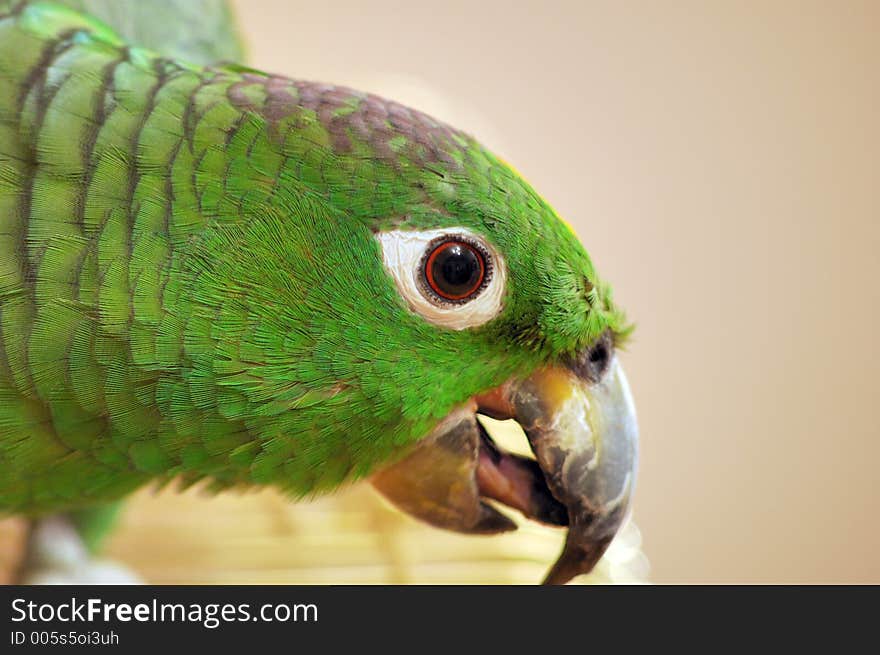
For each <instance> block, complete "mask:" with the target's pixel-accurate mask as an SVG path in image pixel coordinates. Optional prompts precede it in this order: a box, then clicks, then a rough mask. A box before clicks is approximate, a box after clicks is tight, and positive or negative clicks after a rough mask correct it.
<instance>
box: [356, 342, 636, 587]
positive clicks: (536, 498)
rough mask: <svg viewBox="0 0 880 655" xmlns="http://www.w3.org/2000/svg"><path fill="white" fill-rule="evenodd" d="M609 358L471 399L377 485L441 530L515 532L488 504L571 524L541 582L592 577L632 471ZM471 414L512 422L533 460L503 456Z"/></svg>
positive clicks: (622, 396) (623, 399) (621, 395)
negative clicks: (559, 549) (522, 436)
mask: <svg viewBox="0 0 880 655" xmlns="http://www.w3.org/2000/svg"><path fill="white" fill-rule="evenodd" d="M606 345H607V344H606ZM605 352H606V355H607V356H606V357H605V359H604V361H600V362H599V364H598V365H597V362H596V361H594V360H595V352H594V351H592V349H591V351H590V352H587V353H584V354H583V356H582V357H578V358H574V359H573V360H572V361H571V362H569V363H567V364H566V365H564V366H553V367H547V368H543V369H540V370H538V371H536V372H535V373H533V374H532V375H531V376H530V377H528V378H526V379H525V380H512V381H509V382H507V383H505V384H504V385H502V386H501V387H498V388H497V389H494V390H492V391H491V392H489V393H487V394H482V395H480V396H478V397H476V398H475V399H474V403H473V404H471V405H470V406H468V407H463V408H460V409H458V410H456V411H455V412H453V413H452V414H450V415H449V416H447V417H446V419H444V420H443V421H442V422H441V423H440V425H438V426H437V427H436V428H435V429H434V430H433V431H432V432H431V434H430V435H429V436H428V437H426V438H425V439H423V440H422V441H420V442H419V443H418V444H417V445H416V446H415V448H413V450H411V451H410V453H409V454H408V455H407V456H406V457H405V458H404V459H402V460H400V461H398V462H397V463H395V464H393V465H391V466H389V467H387V468H385V469H383V470H381V471H380V472H378V473H377V474H375V475H374V476H373V478H372V482H373V484H374V486H375V487H376V488H377V489H378V490H379V491H380V492H381V493H382V494H383V495H384V496H386V497H387V498H388V499H389V500H390V501H391V502H392V503H394V504H395V505H397V506H398V507H400V508H401V509H402V510H404V511H406V512H407V513H409V514H411V515H413V516H415V517H416V518H419V519H422V520H424V521H426V522H428V523H430V524H432V525H435V526H437V527H441V528H445V529H447V530H455V531H458V532H467V533H482V534H492V533H497V532H505V531H508V530H513V529H516V524H515V523H514V522H513V521H511V520H510V519H509V518H507V517H506V516H505V515H503V514H501V513H500V512H499V511H498V510H496V509H495V508H494V507H492V506H491V505H489V504H488V503H487V502H485V500H486V499H491V500H494V501H497V502H499V503H502V504H504V505H507V506H508V507H511V508H513V509H516V510H518V511H519V512H521V513H522V514H523V515H524V516H526V517H527V518H530V519H533V520H536V521H540V522H542V523H547V524H551V525H557V526H565V525H567V526H568V528H569V530H568V536H567V538H566V542H565V546H564V548H563V551H562V554H561V555H560V557H559V559H558V560H557V561H556V563H555V564H554V565H553V567H552V568H551V570H550V572H549V573H548V575H547V577H546V579H545V583H548V584H564V583H565V582H568V581H569V580H571V579H572V578H573V577H575V576H576V575H579V574H581V573H588V572H589V571H590V570H592V568H593V567H594V566H595V564H596V563H597V562H598V561H599V559H600V558H601V556H602V554H603V553H604V552H605V549H606V548H607V547H608V544H609V543H610V542H611V540H612V539H613V537H614V535H615V533H616V532H617V529H618V528H619V527H620V525H621V523H622V522H623V520H624V519H625V518H626V514H627V510H628V507H629V501H630V497H631V495H632V491H633V484H634V478H635V469H636V445H637V440H638V428H637V426H636V419H635V409H634V407H633V402H632V398H631V396H630V393H629V388H628V386H627V382H626V378H625V376H624V374H623V370H622V369H621V367H620V366H619V364H618V363H617V360H616V359H615V358H614V357H613V356H612V355H611V354H610V350H606V351H605ZM475 410H476V411H479V412H481V413H484V414H486V415H488V416H492V417H494V418H499V419H507V418H513V419H515V420H516V421H517V422H518V423H519V424H520V425H521V426H522V428H523V431H524V432H525V434H526V436H527V438H528V440H529V443H530V445H531V448H532V451H533V452H534V454H535V458H536V459H534V460H532V459H529V458H526V457H521V456H519V455H514V454H511V453H506V452H504V451H502V450H501V449H499V448H498V447H497V446H496V445H495V444H494V442H493V441H492V439H491V438H490V437H489V435H488V434H487V433H486V431H485V430H484V429H483V427H482V425H481V424H480V423H479V422H478V421H477V419H476V416H475V413H474V411H475Z"/></svg>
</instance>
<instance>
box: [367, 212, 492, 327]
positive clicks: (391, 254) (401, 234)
mask: <svg viewBox="0 0 880 655" xmlns="http://www.w3.org/2000/svg"><path fill="white" fill-rule="evenodd" d="M456 237H459V238H462V237H463V238H464V239H465V240H466V241H471V242H473V243H474V244H476V245H477V246H479V249H480V250H482V251H483V252H484V253H485V254H487V255H488V260H489V261H487V262H486V265H487V268H488V269H489V272H488V274H487V281H486V282H485V283H484V285H483V286H482V287H481V289H480V290H479V291H478V292H477V293H476V294H475V295H474V296H473V297H472V298H469V299H467V300H464V301H461V300H459V301H445V300H443V299H442V298H440V297H439V296H437V295H435V294H432V293H431V292H430V290H428V289H426V285H425V283H424V271H422V266H423V265H424V262H425V258H426V255H427V250H428V249H429V247H431V246H432V245H433V246H436V244H437V242H438V240H443V239H444V238H446V239H455V238H456ZM376 239H378V241H379V244H380V245H381V246H382V260H383V263H384V264H385V269H386V270H387V271H388V272H389V273H390V274H391V277H393V278H394V282H395V284H396V285H397V290H398V291H399V292H400V295H401V296H403V299H404V300H405V301H406V304H407V305H408V306H409V307H410V309H412V310H413V311H414V312H416V313H417V314H419V315H420V316H422V317H423V318H424V319H425V320H426V321H429V322H431V323H434V324H435V325H440V326H442V327H447V328H452V329H453V330H465V329H467V328H471V327H476V326H478V325H482V324H483V323H485V322H486V321H489V320H491V319H493V318H495V317H496V316H498V314H499V313H501V310H502V309H503V307H504V290H505V288H506V283H507V269H506V267H505V265H504V260H503V259H502V258H501V256H500V255H499V254H498V252H497V251H496V250H495V249H494V248H492V246H491V245H489V244H488V243H486V240H485V239H483V238H482V237H480V236H479V235H477V234H474V233H473V232H471V231H470V230H467V229H465V228H462V227H455V228H448V229H443V230H425V231H409V230H390V231H388V232H379V233H378V234H377V235H376Z"/></svg>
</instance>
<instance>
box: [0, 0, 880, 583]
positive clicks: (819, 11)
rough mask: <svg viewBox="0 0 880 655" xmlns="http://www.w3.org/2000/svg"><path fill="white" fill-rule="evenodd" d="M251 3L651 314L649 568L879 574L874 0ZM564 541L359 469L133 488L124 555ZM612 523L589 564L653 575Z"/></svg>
mask: <svg viewBox="0 0 880 655" xmlns="http://www.w3.org/2000/svg"><path fill="white" fill-rule="evenodd" d="M236 6H237V9H238V13H239V15H240V19H241V22H242V27H243V30H244V32H245V33H246V34H248V35H250V36H251V38H250V52H251V63H252V64H253V65H255V66H258V67H261V68H264V69H267V70H271V71H275V72H280V73H285V74H288V75H291V76H297V77H304V78H312V79H319V80H324V81H332V82H336V83H341V84H348V85H351V86H355V87H358V88H363V89H366V90H370V91H375V92H379V93H381V94H384V95H388V96H391V97H394V98H396V99H398V100H401V101H403V102H405V103H408V104H411V105H413V106H415V107H417V108H420V109H423V110H426V111H428V112H429V113H432V114H434V115H436V116H438V117H439V118H442V119H444V120H446V121H448V122H450V123H453V124H455V125H457V126H459V127H462V128H464V129H466V130H468V131H470V132H472V133H474V134H476V135H478V136H479V137H480V138H481V139H482V140H483V141H484V142H485V143H487V144H488V145H489V146H491V147H492V148H493V149H495V150H496V151H497V152H498V153H499V154H501V155H502V156H503V157H504V158H506V159H507V160H508V161H510V162H511V163H513V164H514V165H515V166H516V167H517V168H519V169H520V170H521V171H522V172H523V174H524V175H525V176H526V177H527V178H528V179H529V180H530V181H531V182H532V183H533V184H534V185H535V187H536V188H537V189H538V190H539V191H540V192H541V193H542V194H543V195H544V196H545V197H546V198H547V199H548V200H549V201H550V202H551V203H552V204H554V205H555V206H556V208H557V209H558V210H559V212H560V213H561V214H562V215H563V216H565V217H566V218H567V219H568V220H569V221H570V222H571V223H572V224H573V225H574V226H575V228H576V229H577V231H578V233H579V234H580V235H581V237H582V238H583V240H584V242H585V244H586V245H587V248H588V250H589V251H590V253H591V254H592V255H593V258H594V260H595V261H596V262H597V264H598V266H599V268H600V270H601V271H602V272H603V274H604V276H605V277H606V278H607V279H609V280H610V281H612V282H613V283H614V285H615V288H616V294H617V299H618V300H619V301H620V303H622V304H623V306H624V307H626V308H627V309H628V311H629V314H630V316H631V317H632V318H633V319H634V320H635V321H636V322H637V324H638V329H637V332H636V335H635V338H634V341H633V343H632V346H631V347H630V348H629V350H628V352H626V353H625V354H624V355H623V359H624V362H625V365H626V368H627V369H628V372H629V376H630V380H631V383H632V386H633V389H634V393H635V396H636V401H637V405H638V410H639V415H640V422H641V426H642V451H641V452H642V458H641V474H640V480H639V488H638V493H637V497H636V509H635V517H636V521H637V523H638V525H639V527H640V528H641V533H642V537H643V544H642V547H643V550H644V552H645V554H646V555H647V556H648V559H649V560H650V564H651V579H653V580H654V581H656V582H875V583H880V557H878V553H880V527H878V524H877V510H878V501H880V484H878V480H880V475H878V471H880V428H878V426H877V419H876V414H875V412H876V411H877V409H876V408H877V406H878V405H880V393H878V392H880V382H878V378H877V371H878V364H880V357H878V350H880V349H878V345H877V338H876V332H877V328H876V323H877V321H878V319H880V309H878V306H880V293H878V285H880V275H878V274H880V256H878V252H880V220H878V219H880V173H878V163H880V162H878V152H880V120H878V116H880V39H878V36H877V35H878V33H880V2H852V1H848V2H830V1H829V2H807V1H801V2H744V1H743V2H733V1H731V2H707V1H701V2H684V1H680V2H679V1H665V2H649V1H645V2H638V3H622V2H607V3H604V2H603V3H599V2H567V3H563V2H529V3H525V2H513V1H507V2H498V1H496V2H475V1H474V0H471V1H469V2H434V1H432V2H422V1H417V0H411V1H410V2H399V3H391V2H356V1H351V0H349V1H339V0H334V1H333V2H314V1H312V2H308V1H303V0H287V1H285V0H275V1H273V0H250V1H245V0H239V1H238V2H236ZM0 528H3V529H4V530H6V533H7V534H8V533H11V532H15V531H18V532H17V534H20V526H16V525H15V524H12V523H8V522H7V523H6V524H5V525H2V526H0ZM560 536H561V535H559V534H558V533H553V534H550V533H549V532H542V531H540V530H538V529H536V528H535V527H534V526H527V527H526V528H525V530H523V531H520V532H519V533H516V534H514V535H508V536H505V537H502V538H498V539H493V540H479V539H474V538H467V537H458V536H455V535H448V534H445V533H440V532H438V531H434V530H431V529H429V528H423V527H421V526H418V525H416V524H415V523H414V522H412V521H410V520H409V519H408V518H406V517H402V516H400V515H398V514H396V513H394V512H392V511H391V510H389V509H388V508H387V507H385V506H383V505H381V504H380V503H378V502H377V501H376V500H375V497H374V495H372V494H370V493H369V492H367V491H365V490H363V489H361V490H355V491H354V492H349V493H347V494H343V495H342V496H341V497H339V498H335V499H329V500H324V501H321V502H319V503H316V504H305V505H291V504H289V503H287V502H286V501H284V500H282V499H280V498H279V497H278V496H275V495H273V494H258V495H255V496H245V497H237V496H230V495H226V496H224V497H222V498H219V499H213V500H207V499H202V498H200V497H199V496H197V495H193V494H187V495H185V496H171V495H168V494H163V495H162V496H161V497H160V498H158V499H156V498H153V497H152V496H150V495H149V494H144V493H142V494H140V495H139V497H138V498H137V499H136V500H135V501H134V502H133V503H132V505H131V507H130V509H129V511H128V513H127V514H126V515H125V517H124V519H123V525H122V528H121V529H120V530H119V531H117V532H116V534H115V535H114V537H113V539H112V541H111V543H110V553H111V555H114V556H116V557H119V558H121V559H124V560H126V561H127V562H129V563H130V564H132V565H133V566H134V567H135V568H136V569H137V570H138V571H140V572H141V573H143V574H144V575H145V576H146V577H147V579H148V580H151V581H154V582H329V581H348V582H371V581H381V580H385V581H395V582H408V581H417V582H441V581H447V582H449V581H452V582H456V581H480V580H482V581H519V582H532V581H536V580H537V579H538V578H539V576H540V574H541V572H542V571H543V570H545V569H546V566H547V565H548V563H549V562H550V561H551V560H552V558H553V555H554V554H555V552H556V549H557V548H558V544H559V538H560ZM625 541H626V542H627V543H626V544H624V546H625V547H624V549H623V550H624V551H626V552H620V551H619V552H618V553H617V557H618V559H617V560H614V561H610V562H605V564H604V566H605V569H604V570H603V572H600V573H601V575H605V576H606V578H614V579H627V575H632V576H633V577H635V578H639V577H641V576H642V575H643V574H644V572H645V562H644V561H643V560H640V559H639V557H638V556H637V550H638V534H637V533H631V534H629V535H628V537H627V540H625ZM2 542H3V539H0V543H2ZM7 542H9V540H7ZM627 544H628V545H627ZM627 548H628V549H629V550H628V551H627ZM634 553H635V554H634ZM14 556H15V555H14V553H13V552H10V551H8V549H7V551H3V550H2V549H0V570H2V569H3V566H2V564H3V561H7V562H11V561H12V560H13V559H14ZM4 558H5V559H4ZM633 563H634V564H633ZM615 567H617V569H619V570H618V572H617V573H618V574H619V575H614V568H615ZM7 568H8V566H7ZM633 570H635V573H633Z"/></svg>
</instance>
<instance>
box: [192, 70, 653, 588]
mask: <svg viewBox="0 0 880 655" xmlns="http://www.w3.org/2000/svg"><path fill="white" fill-rule="evenodd" d="M227 95H228V96H229V98H230V99H231V100H232V101H233V102H234V103H235V104H236V105H237V106H239V107H240V108H243V109H247V111H248V112H249V114H248V115H249V116H250V120H252V121H253V122H254V129H253V130H250V131H248V130H244V129H240V130H239V132H240V133H248V134H249V136H248V139H249V141H248V142H247V143H242V145H241V153H242V154H241V157H240V161H239V160H234V161H233V164H232V166H237V167H238V168H239V169H240V170H241V171H245V173H246V174H243V175H237V176H235V177H234V178H233V177H230V179H231V180H233V181H231V182H227V186H229V185H231V186H233V187H234V186H235V185H236V184H239V185H240V187H238V188H232V189H231V191H232V195H233V196H235V197H239V198H241V199H242V200H241V201H240V202H239V204H238V205H237V207H236V211H238V212H239V213H241V214H247V215H248V217H249V220H247V221H242V222H238V223H234V224H230V225H228V226H225V225H223V224H222V223H218V227H217V228H216V229H215V230H214V232H213V233H212V235H211V236H209V237H206V239H204V240H203V243H202V244H201V247H202V249H203V251H204V252H206V253H207V254H209V255H212V256H206V257H204V258H202V259H201V261H202V265H201V266H200V267H199V270H198V275H197V276H196V277H195V282H194V289H193V294H194V296H195V297H196V298H197V299H200V302H202V304H203V305H207V306H209V307H211V309H212V311H213V314H212V318H213V320H214V322H215V325H216V326H217V329H216V330H215V333H216V334H217V336H216V343H217V348H216V352H215V353H214V356H213V358H212V361H213V370H214V371H215V372H216V371H217V370H218V369H222V368H223V367H224V366H225V367H226V369H225V372H224V373H223V374H222V376H221V379H220V384H221V385H223V387H224V388H225V389H227V390H229V391H230V392H234V393H235V394H237V395H235V396H234V397H235V398H237V400H235V401H230V407H233V405H234V402H237V403H238V405H234V406H236V407H238V406H241V405H242V403H243V404H246V405H248V406H249V407H251V409H250V410H249V413H248V416H249V419H248V420H249V421H250V423H251V424H252V425H253V424H257V425H260V426H262V428H263V431H264V433H266V439H265V440H264V444H265V445H264V447H263V451H262V452H261V453H260V454H259V455H258V456H257V458H256V459H255V461H254V463H253V466H252V467H251V469H252V472H253V475H254V477H255V479H257V480H258V481H266V482H272V483H275V484H280V485H281V486H284V487H287V488H289V489H290V490H292V491H294V492H298V493H311V492H314V491H316V490H321V489H329V488H332V487H335V486H337V485H339V484H340V483H342V482H344V481H346V480H349V479H353V478H357V477H365V476H369V477H370V479H371V481H372V483H373V484H374V486H375V487H376V488H377V489H378V490H379V491H380V492H381V493H382V494H383V495H385V496H386V497H387V498H388V499H390V500H391V501H392V502H393V503H394V504H395V505H397V506H398V507H400V508H401V509H403V510H404V511H406V512H408V513H410V514H412V515H413V516H415V517H417V518H420V519H422V520H424V521H427V522H428V523H430V524H432V525H435V526H438V527H441V528H446V529H451V530H457V531H461V532H469V533H482V534H486V533H495V532H502V531H506V530H510V529H513V528H515V524H514V523H513V522H512V521H511V520H510V519H509V518H507V517H506V516H505V515H503V514H502V513H500V512H499V511H498V510H497V509H495V508H494V507H493V505H492V504H490V502H487V501H494V502H498V503H502V504H504V505H507V506H509V507H511V508H514V509H516V510H518V511H520V512H521V513H522V514H524V515H525V516H526V517H528V518H531V519H534V520H537V521H541V522H544V523H548V524H552V525H560V526H566V525H567V526H569V534H568V539H567V541H566V545H565V549H564V551H563V554H562V556H561V557H560V559H559V561H558V562H557V563H556V565H555V567H554V568H553V570H552V571H551V572H550V574H549V576H548V581H549V582H565V581H567V580H569V579H570V578H572V577H573V576H575V575H577V574H579V573H582V572H586V571H589V570H590V569H591V568H592V566H593V565H594V564H595V563H596V562H597V561H598V559H599V558H600V557H601V555H602V553H603V552H604V550H605V548H606V547H607V545H608V543H609V542H610V541H611V539H612V537H613V536H614V534H615V532H616V530H617V528H618V527H619V525H620V524H621V522H622V520H623V519H624V518H625V514H626V512H627V510H628V504H629V499H630V497H631V494H632V491H633V483H634V475H635V465H636V441H637V427H636V421H635V414H634V408H633V404H632V400H631V397H630V393H629V390H628V387H627V382H626V379H625V377H624V374H623V371H622V369H621V367H620V364H619V363H618V361H617V358H616V357H615V345H618V344H619V343H620V341H621V340H622V339H623V338H624V337H625V335H626V334H627V331H628V327H627V324H626V322H625V319H624V317H623V314H622V313H621V312H620V311H619V310H618V309H617V308H616V307H615V305H614V303H613V301H612V296H611V289H610V288H609V287H608V285H606V284H605V283H604V282H603V281H602V280H601V279H600V278H599V277H598V275H597V273H596V270H595V268H594V266H593V264H592V262H591V260H590V257H589V256H588V255H587V252H586V251H585V250H584V248H583V246H582V245H581V243H580V241H579V240H578V238H577V237H576V235H575V234H574V232H573V231H572V229H571V228H570V227H569V226H568V225H567V224H566V223H565V222H564V221H563V220H561V219H560V218H559V217H558V216H557V215H556V213H555V212H554V210H553V209H552V208H551V207H550V206H549V205H548V204H547V203H546V202H545V201H544V200H543V199H542V198H541V196H539V195H538V194H537V193H536V192H535V191H534V190H533V189H532V188H531V187H530V186H529V185H528V184H527V183H526V182H525V181H524V180H523V179H522V178H521V177H520V175H519V174H517V173H516V172H515V171H514V170H513V169H512V168H511V167H510V166H509V165H507V164H506V163H505V162H503V161H502V160H500V159H499V158H497V157H496V156H494V155H493V154H491V153H490V152H489V151H488V150H486V149H485V148H483V147H482V146H481V145H480V144H479V143H478V142H477V141H475V140H474V139H473V138H471V137H470V136H467V135H465V134H463V133H461V132H459V131H457V130H455V129H453V128H451V127H449V126H447V125H444V124H443V123H441V122H439V121H436V120H434V119H432V118H430V117H428V116H425V115H424V114H421V113H419V112H416V111H414V110H411V109H408V108H405V107H402V106H400V105H398V104H396V103H393V102H389V101H386V100H384V99H381V98H378V97H376V96H373V95H369V94H364V93H359V92H356V91H352V90H349V89H344V88H340V87H333V86H326V85H319V84H314V83H308V82H299V81H291V80H286V79H283V78H278V77H270V76H265V75H262V74H259V73H255V72H246V73H245V74H243V75H242V76H241V78H240V81H239V82H238V83H236V85H234V88H231V89H230V91H229V92H228V94H227ZM256 97H259V98H260V102H255V101H254V100H253V99H254V98H256ZM255 142H257V143H259V142H264V143H265V144H266V145H267V147H266V148H263V149H261V148H258V147H254V146H253V143H255ZM246 145H247V146H248V147H245V146H246ZM234 146H235V143H233V144H231V146H230V147H234ZM260 153H269V154H260ZM235 180H241V181H239V182H236V181H235ZM261 189H262V190H261ZM218 253H220V254H225V255H227V256H222V257H218V256H216V255H217V254H218ZM218 298H222V299H224V300H223V301H222V302H220V301H218V300H217V299H218ZM230 298H232V299H236V300H234V301H229V299H230ZM224 327H225V328H226V329H223V328H224ZM218 362H219V363H218ZM242 399H243V400H242ZM229 411H230V413H231V412H233V411H235V410H233V409H230V410H229ZM478 413H482V414H485V415H488V416H491V417H493V418H498V419H515V420H516V421H518V422H519V424H520V425H521V426H522V428H523V430H524V432H525V434H526V436H527V438H528V440H529V443H530V445H531V448H532V450H533V452H534V459H532V458H525V457H521V456H517V455H513V454H510V453H507V452H504V451H503V450H502V449H501V448H499V447H498V446H496V445H495V444H494V443H493V441H492V439H491V438H490V436H489V435H488V434H487V432H486V431H485V430H484V429H483V427H482V425H481V423H480V422H479V421H478V420H477V419H476V415H477V414H478Z"/></svg>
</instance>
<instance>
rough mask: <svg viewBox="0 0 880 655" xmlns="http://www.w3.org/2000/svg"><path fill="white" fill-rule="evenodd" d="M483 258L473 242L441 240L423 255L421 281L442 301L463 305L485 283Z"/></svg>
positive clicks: (481, 288) (484, 260) (484, 261)
mask: <svg viewBox="0 0 880 655" xmlns="http://www.w3.org/2000/svg"><path fill="white" fill-rule="evenodd" d="M486 259H487V253H485V252H483V251H482V249H481V247H480V246H479V244H477V243H473V244H472V243H469V242H468V241H464V240H458V239H448V240H447V239H445V238H443V237H441V238H440V239H439V243H438V244H436V245H432V247H429V248H428V250H427V251H426V252H425V257H424V260H425V262H424V265H423V266H422V271H423V274H424V282H425V284H426V285H427V286H428V289H430V291H432V292H433V293H435V294H437V295H438V296H439V297H440V298H442V299H443V300H447V301H451V302H457V303H460V302H467V301H468V300H469V299H470V298H472V297H473V296H475V295H476V294H477V293H479V292H480V291H482V290H483V286H484V284H485V282H486V281H487V279H486V275H487V271H486V268H487V266H486Z"/></svg>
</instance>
